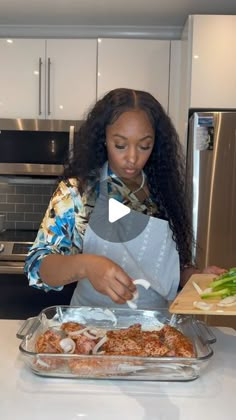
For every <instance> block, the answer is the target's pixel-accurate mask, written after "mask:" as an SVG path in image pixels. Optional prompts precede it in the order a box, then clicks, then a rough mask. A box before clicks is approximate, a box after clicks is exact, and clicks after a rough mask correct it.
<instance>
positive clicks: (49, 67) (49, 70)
mask: <svg viewBox="0 0 236 420" xmlns="http://www.w3.org/2000/svg"><path fill="white" fill-rule="evenodd" d="M50 73H51V60H50V58H48V115H50V114H51V110H50Z"/></svg>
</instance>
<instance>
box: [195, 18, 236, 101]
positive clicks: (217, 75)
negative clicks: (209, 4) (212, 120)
mask: <svg viewBox="0 0 236 420" xmlns="http://www.w3.org/2000/svg"><path fill="white" fill-rule="evenodd" d="M192 37H193V39H192V79H191V101H190V107H192V108H236V47H235V46H236V16H193V34H192Z"/></svg>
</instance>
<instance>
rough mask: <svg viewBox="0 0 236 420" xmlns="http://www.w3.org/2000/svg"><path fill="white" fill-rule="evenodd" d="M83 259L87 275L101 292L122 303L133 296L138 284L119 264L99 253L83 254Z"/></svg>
mask: <svg viewBox="0 0 236 420" xmlns="http://www.w3.org/2000/svg"><path fill="white" fill-rule="evenodd" d="M83 259H84V264H85V265H84V268H85V276H86V277H87V278H88V279H89V281H90V283H91V284H92V285H93V287H94V289H96V290H97V291H98V292H99V293H102V294H103V295H107V296H109V297H110V298H111V299H112V300H113V302H115V303H120V304H122V303H126V301H127V300H131V299H132V298H133V294H134V292H135V291H136V286H135V284H134V283H133V281H132V279H131V277H129V276H128V274H127V273H126V272H125V271H124V270H123V269H122V268H121V267H120V266H119V265H118V264H116V263H114V262H113V261H112V260H110V259H109V258H106V257H102V256H99V255H90V254H87V255H86V254H83Z"/></svg>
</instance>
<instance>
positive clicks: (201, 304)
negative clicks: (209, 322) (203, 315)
mask: <svg viewBox="0 0 236 420" xmlns="http://www.w3.org/2000/svg"><path fill="white" fill-rule="evenodd" d="M193 306H194V307H195V308H197V309H201V310H202V311H208V310H209V309H211V308H212V306H213V304H212V303H206V302H202V301H201V302H197V301H195V302H193Z"/></svg>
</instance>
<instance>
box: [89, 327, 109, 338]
mask: <svg viewBox="0 0 236 420" xmlns="http://www.w3.org/2000/svg"><path fill="white" fill-rule="evenodd" d="M89 332H90V334H92V335H94V336H95V337H96V338H100V337H104V335H106V333H107V332H106V330H103V329H101V328H90V329H89Z"/></svg>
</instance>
